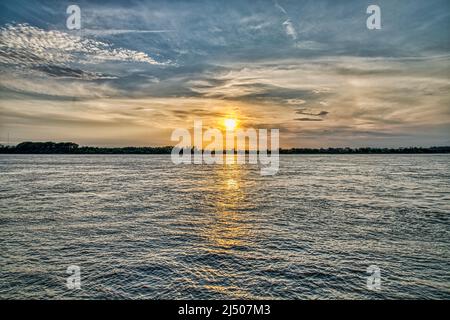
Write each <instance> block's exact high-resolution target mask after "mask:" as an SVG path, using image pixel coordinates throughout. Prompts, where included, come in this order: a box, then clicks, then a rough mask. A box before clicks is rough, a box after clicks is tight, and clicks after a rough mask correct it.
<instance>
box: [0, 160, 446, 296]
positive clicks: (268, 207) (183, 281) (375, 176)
mask: <svg viewBox="0 0 450 320" xmlns="http://www.w3.org/2000/svg"><path fill="white" fill-rule="evenodd" d="M449 214H450V156H448V155H371V156H366V155H349V156H346V155H343V156H336V155H323V156H302V155H294V156H282V157H281V168H280V172H279V174H278V175H276V176H274V177H271V176H265V177H262V176H260V175H259V169H258V168H257V167H255V166H250V165H245V166H238V165H232V166H206V165H202V166H198V165H197V166H195V165H190V166H189V165H184V166H174V165H173V164H172V163H171V161H170V156H153V155H149V156H131V155H130V156H127V155H123V156H62V155H56V156H52V155H44V156H35V155H1V156H0V244H1V256H0V277H1V281H0V298H7V299H9V298H50V299H53V298H101V299H103V298H108V299H109V298H153V299H155V298H196V299H199V298H277V299H288V298H289V299H291V298H294V299H316V298H324V299H328V298H346V299H347V298H362V299H373V298H446V299H449V298H450V221H449ZM70 265H78V266H79V267H80V268H81V289H79V290H76V289H75V290H69V289H67V288H66V277H68V276H69V275H68V274H66V269H67V267H68V266H70ZM369 265H376V266H378V267H379V268H380V269H381V288H380V290H378V291H371V290H369V289H368V288H367V286H366V278H367V277H368V275H369V274H368V273H367V267H368V266H369Z"/></svg>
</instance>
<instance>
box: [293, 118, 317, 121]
mask: <svg viewBox="0 0 450 320" xmlns="http://www.w3.org/2000/svg"><path fill="white" fill-rule="evenodd" d="M294 120H296V121H323V119H320V118H296V119H294Z"/></svg>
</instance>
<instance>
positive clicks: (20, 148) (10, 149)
mask: <svg viewBox="0 0 450 320" xmlns="http://www.w3.org/2000/svg"><path fill="white" fill-rule="evenodd" d="M172 149H173V146H164V147H89V146H82V147H80V146H79V145H78V144H76V143H73V142H30V141H27V142H22V143H19V144H18V145H16V146H4V145H0V153H3V154H5V153H11V154H170V153H171V152H172ZM191 150H193V149H191ZM279 152H280V154H390V153H398V154H408V153H450V146H443V147H408V148H369V147H365V148H291V149H280V150H279Z"/></svg>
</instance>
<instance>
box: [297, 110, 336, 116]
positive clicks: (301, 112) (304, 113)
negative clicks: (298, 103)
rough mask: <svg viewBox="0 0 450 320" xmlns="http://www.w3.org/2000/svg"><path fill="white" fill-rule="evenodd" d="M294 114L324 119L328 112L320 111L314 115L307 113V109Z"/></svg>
mask: <svg viewBox="0 0 450 320" xmlns="http://www.w3.org/2000/svg"><path fill="white" fill-rule="evenodd" d="M295 113H297V114H303V115H306V116H316V117H325V116H326V115H327V114H328V113H329V112H328V111H324V110H322V111H320V112H317V113H314V112H310V111H307V109H299V110H297V111H296V112H295Z"/></svg>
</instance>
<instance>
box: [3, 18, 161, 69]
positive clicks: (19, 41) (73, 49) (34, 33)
mask: <svg viewBox="0 0 450 320" xmlns="http://www.w3.org/2000/svg"><path fill="white" fill-rule="evenodd" d="M0 62H1V63H4V64H9V65H19V66H36V65H48V64H50V65H58V66H68V64H70V63H77V64H96V63H101V62H138V63H147V64H152V65H158V64H161V63H159V62H157V61H155V60H154V59H153V58H151V57H149V56H148V55H147V54H146V53H144V52H139V51H135V50H129V49H125V48H116V47H114V46H112V45H111V44H108V43H105V42H101V41H97V40H93V39H89V38H84V37H80V36H77V35H72V34H68V33H65V32H61V31H56V30H50V31H46V30H43V29H40V28H37V27H33V26H30V25H27V24H17V25H8V26H6V27H3V28H1V29H0Z"/></svg>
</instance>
